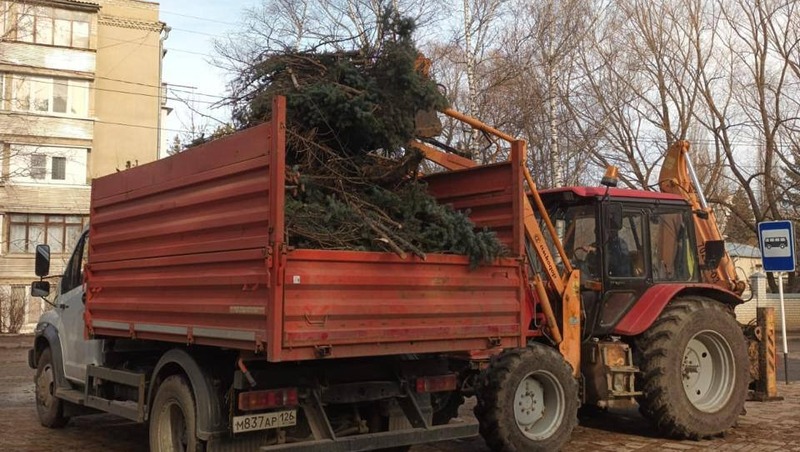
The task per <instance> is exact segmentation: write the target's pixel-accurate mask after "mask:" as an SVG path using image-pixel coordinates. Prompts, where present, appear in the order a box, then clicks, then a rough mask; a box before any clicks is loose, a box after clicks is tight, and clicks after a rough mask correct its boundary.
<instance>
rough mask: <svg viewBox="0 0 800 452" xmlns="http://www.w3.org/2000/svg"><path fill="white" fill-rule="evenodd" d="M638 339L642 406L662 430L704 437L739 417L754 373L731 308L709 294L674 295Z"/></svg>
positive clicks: (725, 428)
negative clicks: (704, 295) (706, 295)
mask: <svg viewBox="0 0 800 452" xmlns="http://www.w3.org/2000/svg"><path fill="white" fill-rule="evenodd" d="M635 345H636V347H637V349H638V350H637V356H638V358H639V360H640V362H639V363H638V364H639V367H640V369H641V372H642V381H641V385H640V387H641V388H642V391H643V394H642V396H641V397H640V398H639V403H640V412H641V413H642V414H643V415H644V416H645V417H646V418H648V419H649V420H650V421H651V422H653V424H654V425H655V426H656V427H657V428H658V429H659V430H660V431H661V432H662V433H663V434H665V435H668V436H673V437H678V438H690V439H702V438H708V437H712V436H716V435H720V434H722V433H723V432H724V431H725V430H727V429H728V428H730V427H732V426H733V425H734V424H735V423H736V420H737V419H738V417H739V414H740V413H741V412H742V409H743V407H744V402H745V398H746V396H747V386H748V384H749V379H750V378H749V377H750V373H749V369H748V365H749V360H748V355H747V345H746V343H745V339H744V334H742V330H741V328H739V325H738V324H737V323H736V320H735V319H734V317H733V313H732V312H731V310H730V309H729V308H727V307H726V306H724V305H723V304H722V303H719V302H717V301H715V300H713V299H710V298H707V297H701V296H686V297H679V298H676V299H675V300H673V301H671V302H670V303H669V304H668V305H667V307H666V308H665V309H664V311H663V312H662V313H661V315H660V316H659V318H658V319H657V320H656V321H655V323H653V325H652V326H651V327H650V328H649V329H648V330H647V331H645V332H644V333H642V335H641V336H640V337H639V338H638V339H637V340H636V344H635Z"/></svg>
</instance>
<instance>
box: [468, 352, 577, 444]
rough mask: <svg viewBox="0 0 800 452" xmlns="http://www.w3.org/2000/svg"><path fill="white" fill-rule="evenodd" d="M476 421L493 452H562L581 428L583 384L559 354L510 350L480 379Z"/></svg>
mask: <svg viewBox="0 0 800 452" xmlns="http://www.w3.org/2000/svg"><path fill="white" fill-rule="evenodd" d="M477 396H478V404H477V406H476V407H475V416H476V417H477V418H478V421H479V422H480V432H481V435H482V436H483V438H484V440H485V441H486V444H487V445H488V446H489V447H490V448H491V449H492V450H493V451H503V452H523V451H556V450H559V449H560V448H561V447H562V446H563V445H564V443H566V442H567V441H568V440H569V437H570V435H571V434H572V430H573V429H574V428H575V425H576V424H577V423H578V383H577V381H576V380H575V378H573V376H572V369H571V368H570V366H569V364H567V362H566V361H564V358H563V357H562V356H561V355H560V354H559V353H558V352H557V351H556V350H554V349H553V348H551V347H547V346H544V345H539V344H535V345H532V346H530V347H526V348H516V349H511V350H506V351H504V352H503V353H502V354H500V355H499V356H497V357H496V358H494V359H493V360H492V362H491V363H490V365H489V368H488V369H486V370H485V371H484V373H483V374H482V375H481V377H480V378H479V383H478V387H477Z"/></svg>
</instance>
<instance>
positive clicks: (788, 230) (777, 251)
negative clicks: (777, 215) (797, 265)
mask: <svg viewBox="0 0 800 452" xmlns="http://www.w3.org/2000/svg"><path fill="white" fill-rule="evenodd" d="M758 244H759V246H760V248H761V260H762V262H763V263H764V271H768V272H793V271H794V228H793V227H792V222H791V221H765V222H763V223H758Z"/></svg>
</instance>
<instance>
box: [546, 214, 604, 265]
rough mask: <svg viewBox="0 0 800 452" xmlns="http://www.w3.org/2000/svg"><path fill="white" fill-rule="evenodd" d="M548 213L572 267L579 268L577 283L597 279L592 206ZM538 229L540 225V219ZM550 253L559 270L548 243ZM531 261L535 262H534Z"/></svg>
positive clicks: (552, 247) (597, 260)
mask: <svg viewBox="0 0 800 452" xmlns="http://www.w3.org/2000/svg"><path fill="white" fill-rule="evenodd" d="M548 214H549V215H550V218H551V219H552V220H553V223H554V224H555V227H556V231H557V233H558V238H559V240H561V243H562V245H563V246H564V250H565V251H566V252H567V256H569V260H570V262H571V263H572V266H573V267H575V268H577V269H580V271H581V280H584V281H585V280H587V279H596V280H599V279H600V276H601V272H600V271H599V268H600V262H599V258H598V253H597V249H596V248H597V229H596V224H597V220H596V218H597V214H596V210H595V206H594V205H572V206H566V207H564V206H559V207H557V208H555V209H551V210H550V211H549V212H548ZM540 225H541V227H542V229H543V230H544V229H545V225H544V222H542V221H541V219H540ZM550 252H551V253H552V254H553V257H554V258H555V259H556V264H557V265H558V266H559V269H560V270H562V271H563V269H564V267H563V263H562V262H561V259H560V257H559V256H558V252H557V251H556V249H555V246H553V245H552V244H550ZM534 262H537V261H536V260H534Z"/></svg>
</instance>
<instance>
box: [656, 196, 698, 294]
mask: <svg viewBox="0 0 800 452" xmlns="http://www.w3.org/2000/svg"><path fill="white" fill-rule="evenodd" d="M689 227H691V223H690V221H689V220H688V218H687V217H686V214H685V213H684V212H674V211H673V212H654V213H653V214H651V215H650V242H651V258H652V260H653V263H652V265H653V280H654V281H694V280H695V279H696V278H695V273H696V268H697V261H696V258H695V256H696V250H695V249H694V247H693V246H692V243H691V239H690V236H689Z"/></svg>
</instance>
